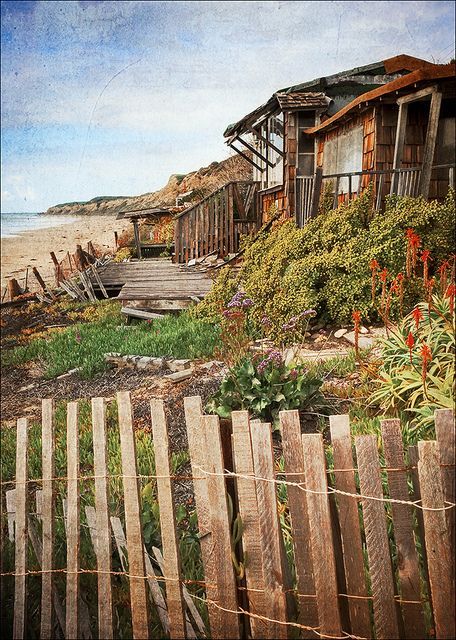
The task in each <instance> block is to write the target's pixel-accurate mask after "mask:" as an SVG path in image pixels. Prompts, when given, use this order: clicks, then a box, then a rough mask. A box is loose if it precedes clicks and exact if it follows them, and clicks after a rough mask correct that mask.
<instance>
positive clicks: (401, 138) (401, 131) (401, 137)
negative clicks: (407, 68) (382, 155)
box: [390, 102, 408, 195]
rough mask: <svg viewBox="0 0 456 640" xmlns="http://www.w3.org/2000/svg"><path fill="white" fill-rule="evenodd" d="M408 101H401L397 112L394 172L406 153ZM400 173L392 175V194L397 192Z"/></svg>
mask: <svg viewBox="0 0 456 640" xmlns="http://www.w3.org/2000/svg"><path fill="white" fill-rule="evenodd" d="M407 114H408V103H406V102H405V103H403V102H401V103H400V104H399V112H398V114H397V126H396V140H395V142H394V156H393V172H394V171H396V170H397V169H400V167H401V163H402V156H403V153H404V143H405V131H406V129H407ZM398 180H399V174H398V173H397V172H396V173H393V174H392V176H391V189H390V194H391V195H392V194H393V193H397V186H398Z"/></svg>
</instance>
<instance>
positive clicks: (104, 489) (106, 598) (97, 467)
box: [92, 398, 114, 640]
mask: <svg viewBox="0 0 456 640" xmlns="http://www.w3.org/2000/svg"><path fill="white" fill-rule="evenodd" d="M92 436H93V464H94V475H95V511H96V527H97V542H96V548H95V552H96V556H97V569H98V572H99V573H98V632H99V635H100V637H101V638H107V640H109V639H111V638H113V634H114V631H113V608H112V586H111V576H110V571H111V536H110V527H109V512H108V481H107V477H106V476H107V473H108V463H107V454H106V407H105V400H104V398H92ZM94 547H95V544H94Z"/></svg>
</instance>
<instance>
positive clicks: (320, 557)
mask: <svg viewBox="0 0 456 640" xmlns="http://www.w3.org/2000/svg"><path fill="white" fill-rule="evenodd" d="M302 451H303V460H304V469H305V489H306V490H307V491H308V493H307V512H308V517H309V528H310V543H311V550H312V566H313V574H314V580H315V592H316V594H317V607H318V619H319V622H320V633H323V634H329V635H331V634H333V635H340V633H341V631H342V628H341V621H340V612H339V601H338V589H337V581H336V561H335V558H334V546H333V539H332V528H331V516H330V510H329V501H328V495H327V492H328V483H327V479H326V463H325V452H324V448H323V436H322V435H321V434H319V433H318V434H317V433H315V434H304V435H303V436H302Z"/></svg>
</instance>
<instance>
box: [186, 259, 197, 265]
mask: <svg viewBox="0 0 456 640" xmlns="http://www.w3.org/2000/svg"><path fill="white" fill-rule="evenodd" d="M195 265H196V258H192V259H191V260H189V261H188V262H187V267H194V266H195Z"/></svg>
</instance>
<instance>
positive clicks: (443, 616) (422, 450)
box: [418, 440, 456, 640]
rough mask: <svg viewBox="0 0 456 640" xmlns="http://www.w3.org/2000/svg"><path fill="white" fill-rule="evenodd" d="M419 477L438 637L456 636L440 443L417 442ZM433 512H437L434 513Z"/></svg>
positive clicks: (448, 637)
mask: <svg viewBox="0 0 456 640" xmlns="http://www.w3.org/2000/svg"><path fill="white" fill-rule="evenodd" d="M418 453H419V461H418V474H419V477H420V487H421V501H422V506H423V518H424V530H425V541H426V551H427V557H428V570H429V582H430V585H431V593H432V605H433V606H432V608H433V613H434V621H435V635H436V637H437V638H447V639H448V640H449V639H450V638H455V637H456V628H455V618H454V615H455V614H454V606H453V605H454V600H455V585H454V580H453V579H452V575H451V571H452V565H453V558H452V557H451V549H450V532H449V531H448V525H447V520H446V517H445V511H444V510H443V508H444V506H445V495H444V488H443V482H442V474H441V473H440V455H439V450H438V444H437V443H436V442H433V441H431V440H428V441H426V442H422V441H421V442H418ZM433 509H436V510H435V511H434V510H433Z"/></svg>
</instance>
